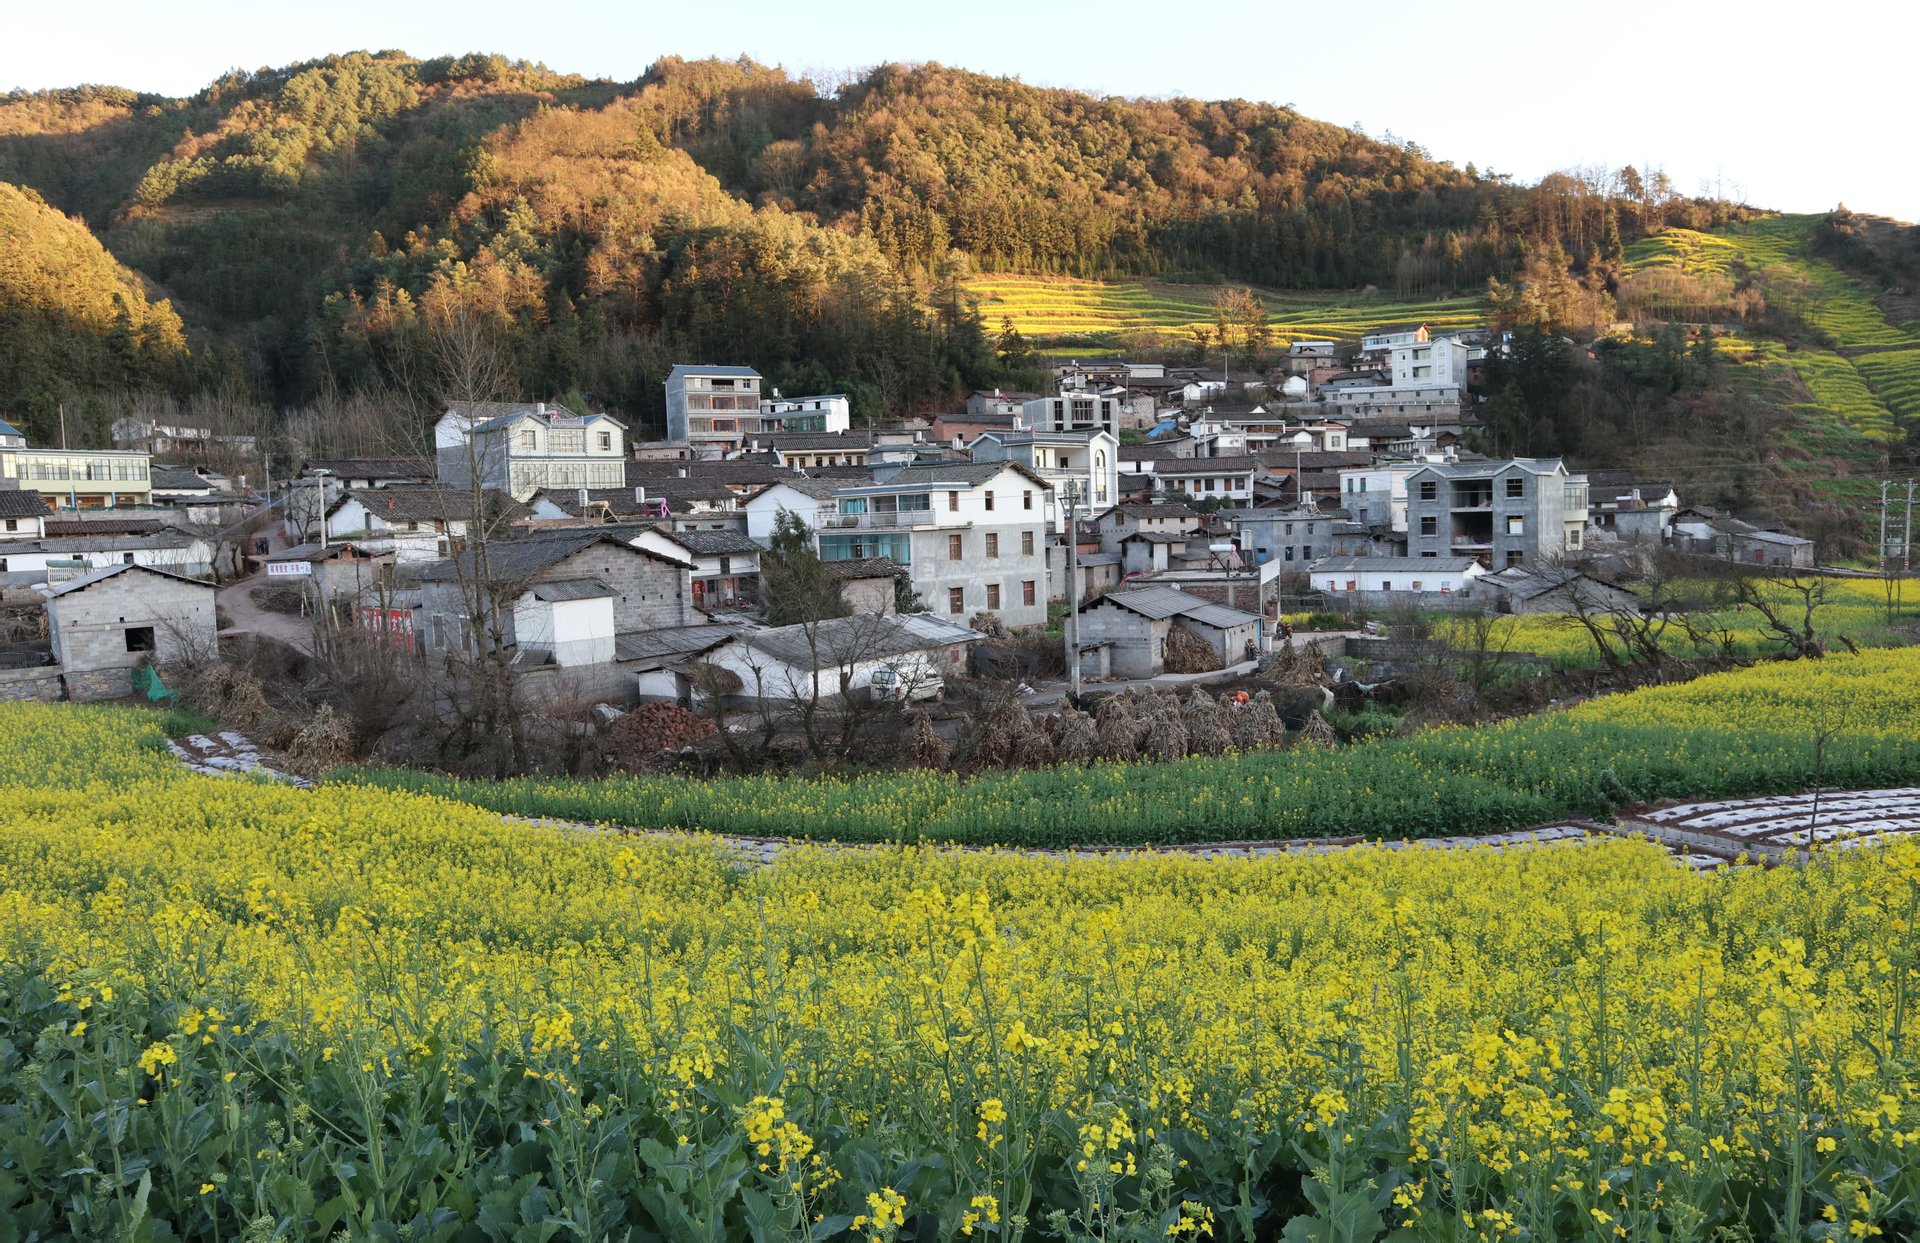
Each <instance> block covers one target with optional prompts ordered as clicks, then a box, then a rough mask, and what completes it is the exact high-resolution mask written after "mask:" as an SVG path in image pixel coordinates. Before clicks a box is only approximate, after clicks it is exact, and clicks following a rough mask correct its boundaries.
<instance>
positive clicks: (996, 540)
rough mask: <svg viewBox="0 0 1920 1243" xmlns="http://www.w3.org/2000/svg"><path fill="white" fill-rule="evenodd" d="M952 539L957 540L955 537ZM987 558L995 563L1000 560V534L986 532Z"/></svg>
mask: <svg viewBox="0 0 1920 1243" xmlns="http://www.w3.org/2000/svg"><path fill="white" fill-rule="evenodd" d="M954 538H956V539H958V538H959V537H958V536H955V537H954ZM987 556H988V557H989V558H990V559H992V560H995V561H998V560H999V559H1000V534H999V532H997V531H989V532H987Z"/></svg>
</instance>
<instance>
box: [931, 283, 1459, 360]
mask: <svg viewBox="0 0 1920 1243" xmlns="http://www.w3.org/2000/svg"><path fill="white" fill-rule="evenodd" d="M966 288H967V291H968V292H969V293H971V294H972V295H973V296H975V297H976V298H978V299H979V300H980V311H981V314H982V315H984V316H985V317H986V320H987V323H988V325H989V327H990V328H994V329H997V328H998V327H999V326H1000V323H1001V321H1002V319H1011V320H1012V321H1013V324H1014V327H1016V328H1018V329H1019V330H1020V331H1021V333H1023V334H1024V335H1026V336H1028V337H1031V338H1033V339H1035V340H1036V341H1039V342H1041V343H1042V344H1050V343H1060V344H1067V343H1072V344H1096V345H1097V344H1110V345H1115V346H1118V345H1121V344H1127V343H1132V342H1134V341H1136V340H1138V339H1140V338H1143V337H1144V338H1155V337H1158V338H1165V339H1168V340H1173V341H1181V342H1184V341H1187V340H1189V339H1191V336H1192V333H1193V330H1194V328H1196V327H1200V326H1211V325H1212V323H1213V318H1214V314H1213V296H1214V294H1215V292H1216V291H1217V289H1218V287H1217V286H1214V285H1179V284H1166V283H1162V282H1159V281H1089V280H1071V279H1064V278H1053V277H1040V276H1007V275H994V276H982V277H976V278H975V279H973V280H970V281H968V282H967V283H966ZM1255 292H1256V293H1258V294H1259V295H1260V296H1261V298H1262V299H1264V300H1265V302H1266V304H1267V310H1268V313H1269V320H1270V322H1271V323H1272V325H1273V333H1274V338H1275V342H1276V344H1278V343H1281V342H1286V341H1292V340H1298V339H1303V338H1328V339H1332V340H1348V341H1351V340H1357V339H1358V338H1359V337H1360V336H1361V335H1362V334H1364V333H1366V332H1369V331H1371V330H1372V329H1374V328H1376V327H1379V326H1381V325H1386V324H1399V323H1409V324H1426V325H1427V326H1428V327H1430V328H1433V329H1434V330H1436V331H1438V330H1442V329H1448V328H1469V327H1477V326H1478V325H1479V324H1480V323H1481V322H1482V320H1483V319H1484V318H1485V315H1486V300H1485V299H1484V298H1479V297H1472V298H1450V299H1439V300H1434V301H1405V300H1397V299H1394V298H1390V297H1387V296H1385V295H1380V294H1368V293H1302V292H1299V291H1291V292H1289V291H1285V290H1272V289H1257V290H1255Z"/></svg>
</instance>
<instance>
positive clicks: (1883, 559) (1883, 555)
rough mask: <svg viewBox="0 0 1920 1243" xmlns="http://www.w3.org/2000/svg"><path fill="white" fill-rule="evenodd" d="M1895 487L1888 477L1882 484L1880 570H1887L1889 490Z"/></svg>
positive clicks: (1883, 572)
mask: <svg viewBox="0 0 1920 1243" xmlns="http://www.w3.org/2000/svg"><path fill="white" fill-rule="evenodd" d="M1891 487H1893V480H1891V479H1888V480H1886V481H1885V482H1883V483H1881V485H1880V572H1881V573H1882V574H1885V573H1886V572H1887V490H1888V489H1889V488H1891Z"/></svg>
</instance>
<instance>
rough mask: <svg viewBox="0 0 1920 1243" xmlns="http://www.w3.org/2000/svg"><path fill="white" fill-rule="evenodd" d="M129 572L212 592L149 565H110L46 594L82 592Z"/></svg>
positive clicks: (195, 581) (207, 585)
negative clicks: (165, 579) (158, 577)
mask: <svg viewBox="0 0 1920 1243" xmlns="http://www.w3.org/2000/svg"><path fill="white" fill-rule="evenodd" d="M129 570H134V571H138V572H140V573H143V574H158V575H159V576H160V577H161V578H171V579H174V580H176V581H178V582H182V583H192V584H193V585H194V586H196V587H205V588H206V589H207V590H209V591H211V590H213V584H212V583H209V582H207V581H205V580H204V579H198V578H189V577H187V576H186V575H185V574H170V573H168V572H167V571H166V570H156V569H154V568H153V567H152V566H150V565H110V566H108V567H107V568H106V569H104V570H95V571H94V572H93V573H91V574H83V575H81V576H80V577H79V578H73V579H68V580H67V581H66V582H64V583H61V584H60V585H59V586H58V587H50V588H48V589H47V594H48V595H49V596H64V595H68V594H70V593H72V592H75V591H84V590H85V589H86V588H88V587H91V586H93V585H94V584H95V583H102V582H105V581H106V580H107V579H109V578H112V577H113V576H114V575H116V574H124V573H126V572H127V571H129Z"/></svg>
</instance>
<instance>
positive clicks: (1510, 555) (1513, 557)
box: [1507, 548, 1526, 565]
mask: <svg viewBox="0 0 1920 1243" xmlns="http://www.w3.org/2000/svg"><path fill="white" fill-rule="evenodd" d="M1525 555H1526V554H1525V553H1523V552H1521V551H1520V550H1519V549H1518V548H1509V549H1508V550H1507V564H1508V565H1519V564H1520V559H1521V558H1522V557H1524V556H1525Z"/></svg>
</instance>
